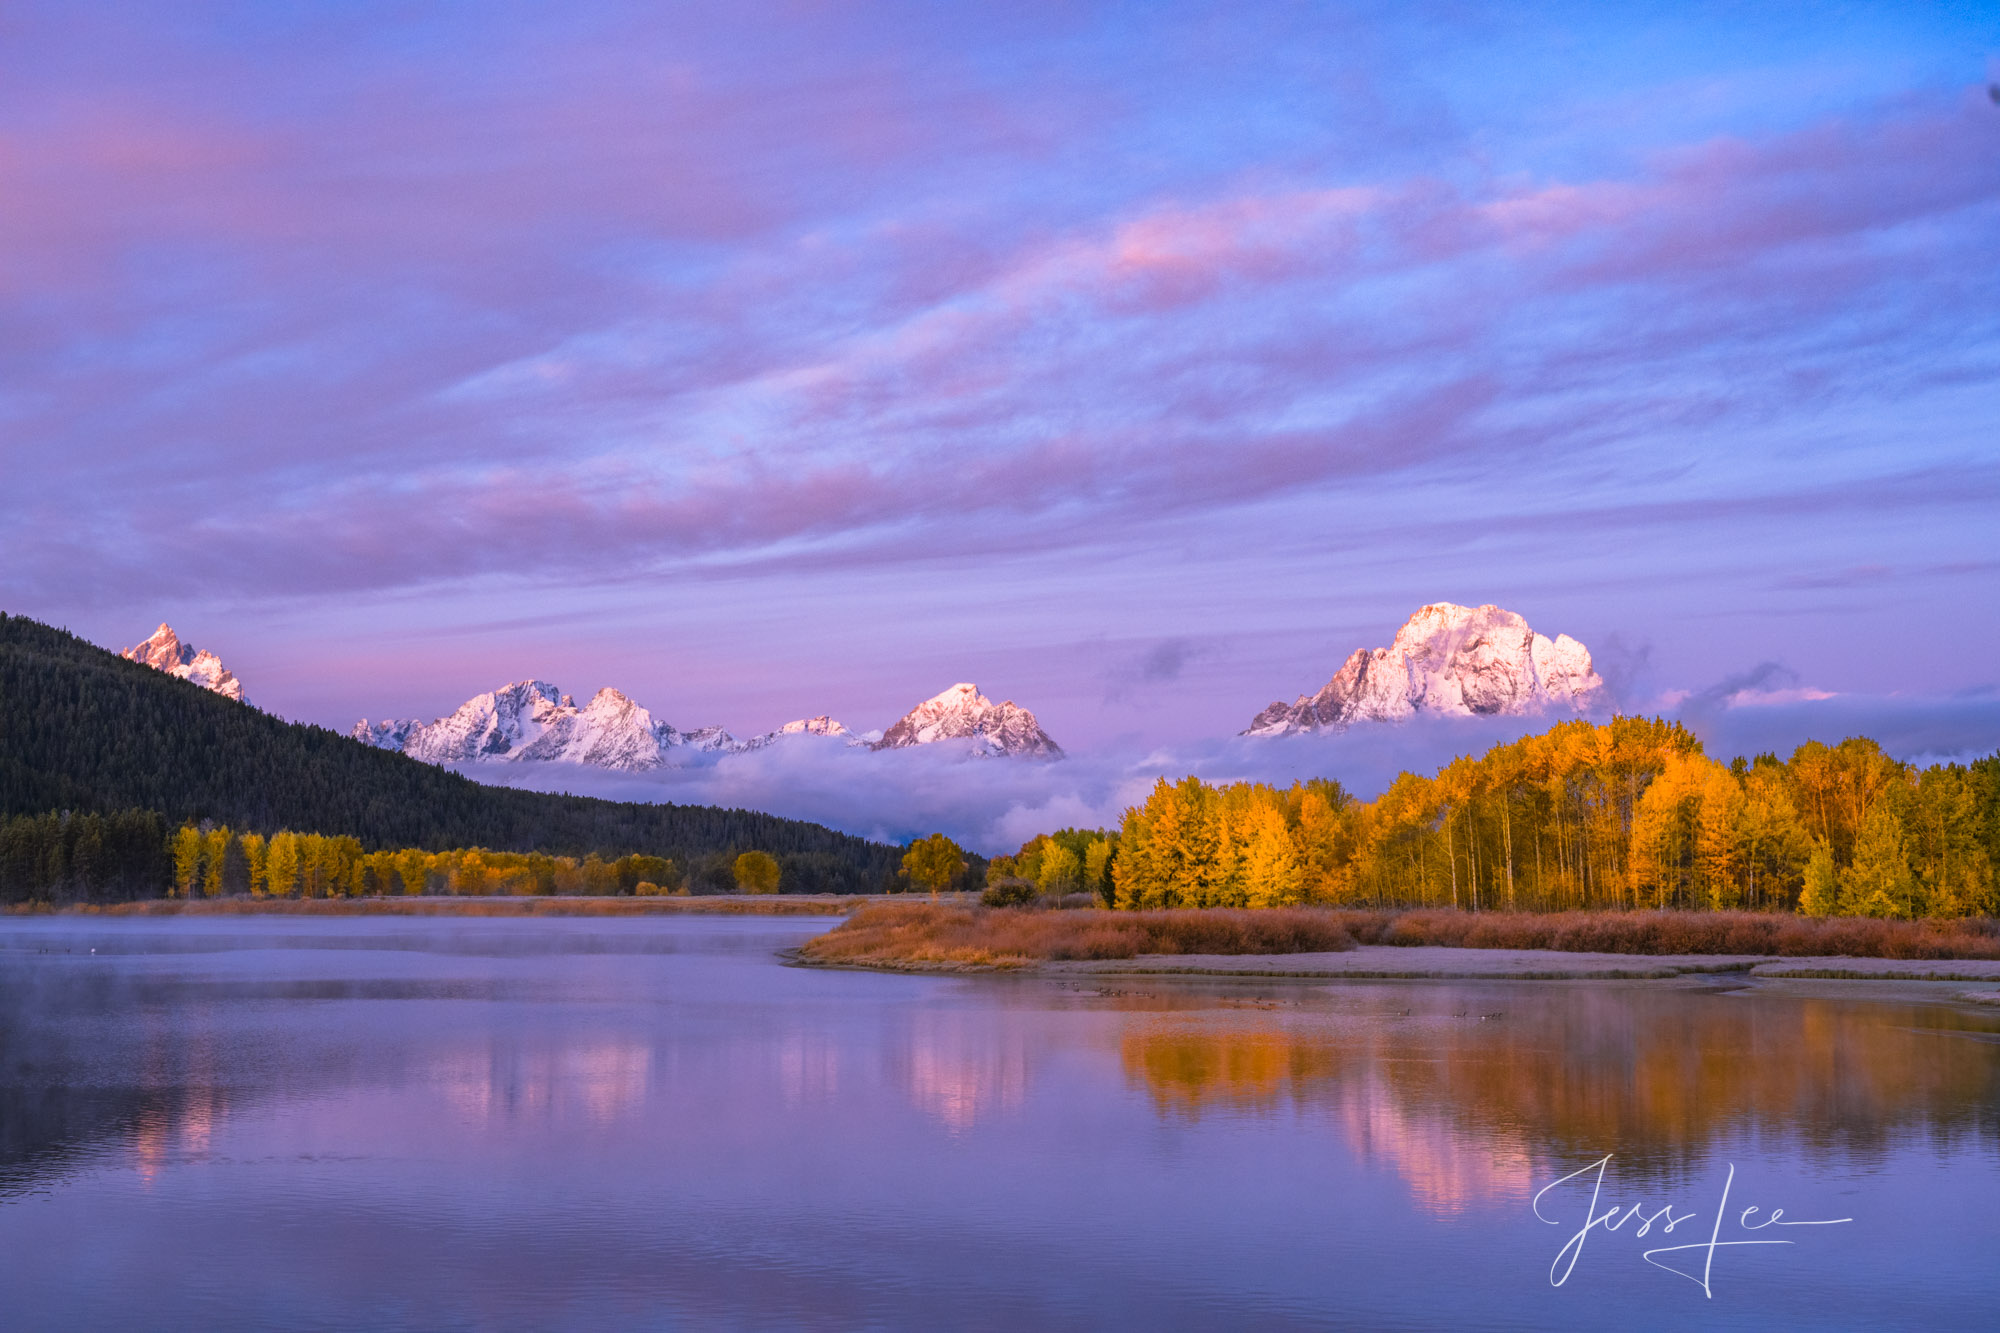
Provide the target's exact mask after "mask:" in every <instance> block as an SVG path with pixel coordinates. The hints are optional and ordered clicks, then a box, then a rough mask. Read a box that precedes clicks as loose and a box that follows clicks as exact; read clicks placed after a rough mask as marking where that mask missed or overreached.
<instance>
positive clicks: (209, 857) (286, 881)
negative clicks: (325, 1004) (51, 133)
mask: <svg viewBox="0 0 2000 1333" xmlns="http://www.w3.org/2000/svg"><path fill="white" fill-rule="evenodd" d="M169 851H170V853H171V855H172V859H173V873H174V893H175V896H177V897H182V898H189V897H195V898H201V897H207V898H214V897H223V896H239V895H242V894H249V895H251V896H253V897H257V898H298V899H310V898H357V897H412V898H414V897H418V896H421V895H424V894H450V895H455V896H460V897H522V896H534V895H553V894H574V895H588V896H595V897H608V896H612V895H618V894H629V893H634V892H636V891H637V889H638V887H639V885H641V884H642V883H643V884H650V885H652V886H653V889H654V892H656V893H671V892H673V891H675V890H676V889H677V888H678V887H679V886H680V884H681V874H680V871H679V869H678V868H677V867H676V866H675V865H674V863H673V862H672V861H670V860H668V859H666V858H665V857H660V856H641V855H636V854H635V855H632V856H622V857H619V858H618V859H616V860H613V861H606V860H604V859H603V858H601V857H599V856H597V855H595V854H594V853H593V854H592V855H590V856H586V857H584V858H582V859H581V860H579V859H577V858H576V857H573V856H547V855H544V854H542V853H540V852H495V851H488V850H487V849H485V848H483V847H463V848H456V849H453V850H450V851H443V852H426V851H424V850H422V849H421V848H417V847H404V848H398V849H386V850H382V851H375V852H369V851H364V850H363V849H362V846H361V843H360V841H359V840H358V839H355V838H349V837H328V836H323V835H321V834H317V833H293V832H291V831H290V830H288V829H286V830H280V831H279V832H277V833H274V834H272V835H271V836H270V837H269V838H265V837H263V836H261V835H259V834H256V833H240V834H239V833H236V832H233V831H232V830H230V829H229V828H227V827H226V826H225V827H220V828H215V827H211V828H207V829H201V828H196V827H195V826H193V825H188V826H186V827H183V828H182V829H180V830H179V831H178V832H177V833H175V834H174V836H173V838H172V840H171V842H170V845H169ZM750 855H762V853H750ZM767 859H768V858H767ZM771 864H772V869H773V872H774V875H773V879H774V882H775V870H776V866H777V863H776V862H775V861H773V862H772V863H771Z"/></svg>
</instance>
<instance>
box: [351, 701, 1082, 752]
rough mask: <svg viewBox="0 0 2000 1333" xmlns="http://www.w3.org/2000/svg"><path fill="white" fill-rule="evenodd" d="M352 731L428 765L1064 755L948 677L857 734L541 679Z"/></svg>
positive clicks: (816, 721) (1023, 713)
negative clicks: (749, 756) (749, 724)
mask: <svg viewBox="0 0 2000 1333" xmlns="http://www.w3.org/2000/svg"><path fill="white" fill-rule="evenodd" d="M351 734H352V735H353V737H354V739H356V740H358V741H361V742H362V743H363V744H366V745H372V746H375V747H376V748H377V749H383V750H396V751H399V752H401V753H403V754H407V755H409V756H410V757H411V758H413V759H421V760H423V761H425V762H426V763H432V764H486V763H536V762H543V761H555V762H561V763H570V764H584V765H588V766H590V767H593V768H604V769H611V770H614V771H619V772H643V771H645V770H648V769H656V768H666V767H670V766H677V765H681V764H685V763H688V762H691V761H696V760H698V759H700V758H701V757H702V756H708V755H725V754H741V753H745V752H747V751H750V750H761V749H763V748H765V747H766V746H771V745H776V744H778V743H780V742H784V741H790V740H793V739H794V738H807V737H817V738H825V739H829V740H835V741H839V742H840V743H842V744H843V745H846V746H849V747H853V748H860V747H863V746H866V747H869V748H872V749H878V750H893V749H901V748H903V747H905V746H911V745H925V744H929V743H931V742H934V741H944V740H962V739H969V740H971V741H972V742H973V746H972V752H973V753H974V754H977V755H1017V754H1019V755H1036V756H1042V757H1058V756H1060V755H1061V754H1062V750H1061V749H1060V748H1059V747H1058V746H1057V745H1056V743H1055V742H1054V741H1052V740H1050V739H1049V737H1048V733H1046V732H1044V731H1043V730H1042V729H1041V727H1040V726H1039V725H1038V724H1037V723H1036V721H1035V715H1034V714H1033V713H1030V712H1029V711H1028V710H1027V709H1025V708H1018V707H1016V706H1015V705H1014V704H1013V702H1012V701H1009V702H1007V703H1003V704H998V705H996V704H994V703H993V702H991V701H990V700H988V699H987V698H986V697H985V696H984V695H982V694H980V693H979V690H978V689H977V687H975V686H972V685H955V686H953V687H952V688H951V689H949V690H946V691H945V692H944V693H943V694H940V695H938V696H937V697H936V698H934V699H930V700H928V701H926V702H924V703H922V704H919V705H918V706H917V707H916V708H915V709H913V710H912V711H911V712H910V714H909V715H908V716H907V717H905V718H903V720H902V721H900V722H898V723H897V724H896V726H895V727H892V728H890V730H889V732H888V733H887V734H884V733H881V732H865V733H862V734H860V735H856V734H855V733H853V732H851V731H849V730H848V729H847V728H846V727H845V726H843V725H842V724H841V723H840V722H838V721H836V720H835V719H834V718H832V717H829V716H827V715H826V714H824V713H822V714H820V715H819V716H818V717H806V718H799V719H797V720H796V721H792V722H787V723H785V724H784V725H783V726H782V727H779V728H778V729H777V730H776V731H768V732H765V733H764V734H763V735H761V736H752V737H750V738H748V739H747V740H738V739H737V738H736V737H734V736H732V735H730V734H729V733H728V732H727V731H724V730H723V729H722V728H721V727H700V728H697V729H695V730H692V731H682V730H681V729H680V728H678V727H675V726H673V725H671V724H669V723H667V722H663V721H661V720H659V719H658V718H656V717H654V716H653V714H652V713H651V712H649V711H648V710H647V709H645V708H643V707H641V706H640V705H639V704H638V703H636V702H634V701H633V700H632V699H630V698H628V697H627V696H626V695H624V694H622V693H621V692H619V691H618V690H614V689H609V688H606V689H602V690H599V691H598V692H597V693H596V694H595V695H594V696H592V698H591V700H590V702H588V703H586V704H581V705H579V704H578V703H577V702H576V700H575V699H573V698H572V697H570V696H569V695H567V694H564V693H562V692H561V691H560V690H558V689H557V688H556V687H555V686H554V685H551V684H549V683H548V682H547V681H545V680H522V681H515V682H514V683H513V684H511V685H505V686H502V687H501V688H499V689H497V690H489V691H487V692H486V693H485V694H479V695H474V696H473V697H472V698H470V699H468V700H466V701H465V702H464V703H463V704H461V705H459V707H458V708H457V709H456V710H455V711H454V712H453V713H452V714H451V715H450V716H449V717H441V718H439V719H437V720H436V721H434V722H423V721H420V720H419V719H416V718H390V719H387V720H384V721H380V722H370V721H369V720H368V719H367V718H363V719H362V720H361V721H360V722H358V723H356V724H355V726H354V730H353V732H352V733H351Z"/></svg>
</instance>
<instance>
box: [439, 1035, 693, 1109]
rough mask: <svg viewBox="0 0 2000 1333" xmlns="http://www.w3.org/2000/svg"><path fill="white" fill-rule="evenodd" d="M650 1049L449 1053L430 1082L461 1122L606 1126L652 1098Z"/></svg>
mask: <svg viewBox="0 0 2000 1333" xmlns="http://www.w3.org/2000/svg"><path fill="white" fill-rule="evenodd" d="M652 1070H653V1050H652V1047H651V1046H648V1045H646V1044H645V1043H643V1042H638V1041H629V1040H627V1041H616V1040H600V1041H595V1042H588V1043H583V1044H578V1045H566V1046H558V1047H554V1048H552V1049H542V1050H525V1049H523V1048H521V1047H518V1046H490V1047H486V1048H483V1049H463V1050H459V1051H454V1052H449V1053H446V1054H443V1055H440V1056H438V1057H436V1058H435V1059H434V1060H432V1061H431V1063H430V1066H429V1069H428V1071H427V1072H428V1075H429V1080H430V1083H431V1085H432V1086H433V1087H435V1088H437V1089H438V1091H440V1092H441V1093H442V1094H443V1095H444V1097H445V1100H446V1101H448V1102H449V1103H450V1104H451V1106H452V1108H453V1110H455V1111H456V1112H457V1113H458V1114H459V1116H460V1117H461V1118H462V1119H465V1120H469V1121H474V1122H477V1123H481V1124H486V1123H492V1122H495V1121H515V1122H519V1121H540V1122H547V1123H558V1122H562V1121H567V1120H573V1119H576V1118H579V1117H580V1118H582V1119H585V1120H588V1121H591V1122H592V1123H595V1124H605V1123H609V1122H610V1121H612V1120H616V1119H618V1118H619V1117H620V1116H623V1115H625V1114H627V1113H629V1112H630V1111H632V1110H634V1109H635V1108H636V1107H637V1106H638V1105H639V1103H640V1102H642V1101H643V1100H644V1099H645V1097H646V1092H647V1088H648V1086H649V1084H650V1081H651V1075H652Z"/></svg>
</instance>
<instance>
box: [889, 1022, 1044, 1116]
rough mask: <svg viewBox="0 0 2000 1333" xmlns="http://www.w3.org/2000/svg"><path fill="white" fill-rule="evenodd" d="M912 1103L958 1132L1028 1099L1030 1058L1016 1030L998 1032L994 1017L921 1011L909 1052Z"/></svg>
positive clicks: (911, 1033)
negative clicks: (992, 1019) (994, 1026)
mask: <svg viewBox="0 0 2000 1333" xmlns="http://www.w3.org/2000/svg"><path fill="white" fill-rule="evenodd" d="M904 1060H905V1061H906V1063H905V1071H906V1078H907V1086H908V1088H909V1092H910V1102H911V1104H912V1105H914V1106H915V1107H916V1108H917V1109H918V1110H920V1111H923V1112H925V1113H926V1114H928V1115H932V1116H935V1117H936V1118H937V1119H939V1120H940V1121H942V1122H943V1123H944V1125H945V1128H947V1129H949V1130H951V1131H952V1132H953V1133H959V1132H962V1131H964V1130H967V1129H970V1128H971V1127H972V1126H973V1125H974V1124H976V1123H977V1122H978V1121H979V1120H980V1119H982V1118H983V1117H986V1116H989V1115H991V1114H993V1113H994V1112H996V1111H1012V1110H1018V1109H1019V1108H1020V1106H1021V1104H1022V1103H1023V1102H1024V1101H1025V1100H1026V1098H1027V1090H1028V1057H1027V1050H1026V1047H1025V1044H1024V1043H1023V1041H1022V1038H1021V1033H1020V1032H1019V1031H1018V1030H1017V1029H1015V1028H1014V1027H1013V1026H1011V1025H1009V1026H1006V1027H1004V1028H1002V1029H1000V1030H998V1031H995V1029H994V1028H993V1026H992V1023H991V1016H990V1014H986V1013H980V1012H971V1013H956V1012H944V1013H934V1012H928V1011H926V1012H921V1013H919V1014H918V1015H917V1016H916V1017H915V1019H914V1021H913V1022H912V1023H911V1025H910V1031H909V1040H908V1044H907V1046H906V1047H905V1050H904Z"/></svg>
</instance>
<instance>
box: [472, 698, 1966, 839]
mask: <svg viewBox="0 0 2000 1333" xmlns="http://www.w3.org/2000/svg"><path fill="white" fill-rule="evenodd" d="M1683 720H1684V721H1686V722H1687V723H1688V725H1689V726H1690V727H1691V728H1692V729H1693V730H1694V731H1695V732H1696V734H1698V735H1699V736H1700V737H1701V739H1702V742H1703V744H1704V746H1705V747H1706V748H1707V750H1708V752H1709V753H1710V754H1711V755H1714V756H1716V757H1717V758H1722V759H1728V758H1731V757H1733V756H1735V755H1739V754H1742V755H1754V754H1757V753H1759V752H1761V751H1765V750H1769V751H1773V752H1775V753H1777V754H1780V755H1786V754H1789V753H1790V752H1791V751H1792V749H1793V748H1795V747H1796V746H1798V745H1799V744H1801V743H1803V742H1804V741H1807V740H1821V741H1826V742H1829V743H1831V742H1834V741H1838V740H1841V739H1842V738H1844V737H1847V736H1871V737H1873V738H1875V739H1876V740H1878V741H1880V742H1881V743H1882V745H1883V748H1885V749H1886V750H1888V752H1889V753H1891V754H1893V755H1895V756H1896V757H1898V758H1900V759H1906V760H1910V761H1912V762H1918V763H1934V762H1938V761H1940V760H1949V759H1958V760H1964V759H1970V758H1974V757H1977V756H1979V755H1984V754H1991V753H1993V752H1994V751H1995V750H2000V696H1995V695H1980V696H1974V697H1970V698H1957V699H1897V698H1880V697H1876V698H1867V697H1862V696H1837V697H1833V698H1826V699H1801V700H1785V701H1782V702H1768V703H1766V702H1759V703H1752V704H1745V703H1738V704H1733V705H1727V706H1710V707H1697V708H1695V709H1693V710H1684V716H1683ZM1548 725H1549V719H1546V718H1474V719H1462V718H1461V719H1451V718H1424V719H1417V720H1413V721H1411V722H1408V723H1405V724H1402V725H1399V726H1359V727H1355V728H1353V729H1351V730H1349V731H1347V732H1344V733H1340V734H1337V735H1318V736H1290V737H1283V738H1277V739H1260V738H1250V737H1241V736H1232V737H1229V738H1227V739H1223V740H1216V741H1209V742H1204V743H1201V744H1198V745H1187V746H1180V747H1176V748H1174V749H1156V750H1150V751H1144V752H1140V751H1127V752H1118V751H1109V750H1107V751H1099V752H1096V753H1092V754H1078V755H1072V756H1071V757H1070V758H1068V759H1066V760H1063V761H1062V762H1060V763H1035V762H1022V761H1010V760H996V759H975V758H972V757H970V756H968V755H967V754H966V753H965V752H964V751H963V750H962V749H959V748H958V747H956V746H953V745H949V744H940V745H933V746H924V747H922V748H918V749H908V750H892V751H884V752H880V753H876V752H872V751H868V750H862V749H856V748H851V747H848V746H845V745H843V744H841V743H840V742H839V741H838V740H835V739H832V738H827V737H817V736H798V737H790V738H787V739H786V740H785V741H784V742H782V743H780V744H777V745H773V746H771V747H769V748H767V749H763V750H757V751H753V752H751V753H748V754H735V755H726V756H723V757H721V758H719V759H717V760H715V761H713V762H710V763H705V764H701V765H699V766H695V767H688V768H672V769H660V770H655V771H653V772H649V773H614V772H608V771H605V770H602V769H591V768H582V767H577V766H573V765H568V764H545V765H524V764H510V765H506V766H504V767H497V766H496V767H494V768H485V767H481V766H477V765H469V766H466V767H465V769H464V770H463V771H465V772H467V773H468V775H470V776H472V777H475V778H478V779H479V780H481V781H486V782H497V783H504V784H505V785H508V786H517V787H528V788H533V789H535V790H539V791H568V792H575V793H578V794H584V795H591V796H603V797H609V798H612V799H616V800H626V801H674V802H680V803H686V804H700V805H720V806H740V807H743V808H747V809H753V810H764V811H768V812H770V813H772V814H777V815H785V816H789V817H792V818H796V819H810V820H814V821H816V822H818V823H822V824H827V825H830V826H831V827H833V828H837V829H842V830H845V831H847V832H849V833H855V834H859V835H861V836H863V837H868V838H877V839H881V840H883V841H887V842H903V841H906V840H908V839H909V838H911V837H915V836H920V835H923V834H927V833H932V832H937V831H940V830H941V831H943V832H945V833H947V834H949V835H951V836H952V837H953V838H955V839H957V840H958V841H959V842H961V843H963V844H964V845H965V846H967V847H970V848H973V849H974V850H977V851H980V852H984V853H987V854H989V855H990V854H993V853H998V852H1009V851H1012V850H1013V849H1014V848H1016V847H1018V846H1019V845H1020V844H1021V843H1022V842H1024V841H1026V840H1027V839H1028V838H1030V837H1033V836H1034V835H1035V834H1037V833H1045V832H1048V831H1050V830H1052V829H1056V828H1061V827H1064V826H1078V827H1096V826H1105V825H1112V824H1116V823H1117V821H1118V819H1119V817H1120V816H1121V815H1122V814H1123V812H1124V810H1125V808H1126V807H1127V806H1130V805H1132V804H1134V803H1136V802H1137V801H1140V800H1142V799H1144V797H1145V794H1146V792H1147V791H1148V790H1149V789H1150V788H1151V787H1152V785H1153V783H1154V782H1155V781H1157V780H1159V779H1160V778H1166V779H1167V780H1168V781H1176V780H1178V779H1180V778H1182V777H1185V776H1187V775H1189V774H1195V775H1197V776H1199V777H1202V778H1204V779H1206V780H1208V781H1210V782H1229V781H1236V780H1247V781H1259V782H1270V783H1276V784H1279V785H1287V784H1290V783H1292V782H1294V781H1298V780H1301V779H1304V778H1312V777H1332V778H1338V779H1339V780H1340V781H1341V783H1343V784H1344V785H1345V786H1346V787H1347V788H1348V789H1349V790H1350V791H1352V792H1354V793H1355V794H1356V795H1358V796H1362V797H1373V796H1375V795H1377V794H1378V793H1380V792H1381V791H1382V790H1383V789H1384V788H1385V787H1387V786H1388V784H1389V783H1390V782H1391V781H1392V780H1394V778H1395V776H1396V774H1397V773H1399V772H1402V771H1405V770H1408V771H1411V772H1417V773H1426V774H1427V773H1431V772H1434V771H1435V770H1436V769H1438V768H1439V767H1440V766H1442V765H1443V764H1445V763H1448V762H1449V761H1450V760H1451V759H1453V758H1454V757H1456V756H1458V755H1462V754H1479V753H1482V752H1484V751H1485V750H1487V749H1488V748H1490V747H1492V746H1494V745H1497V744H1499V743H1501V742H1503V741H1508V740H1513V739H1515V738H1517V737H1520V736H1523V735H1528V734H1531V733H1533V732H1536V731H1540V730H1542V729H1543V728H1545V727H1546V726H1548Z"/></svg>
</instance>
